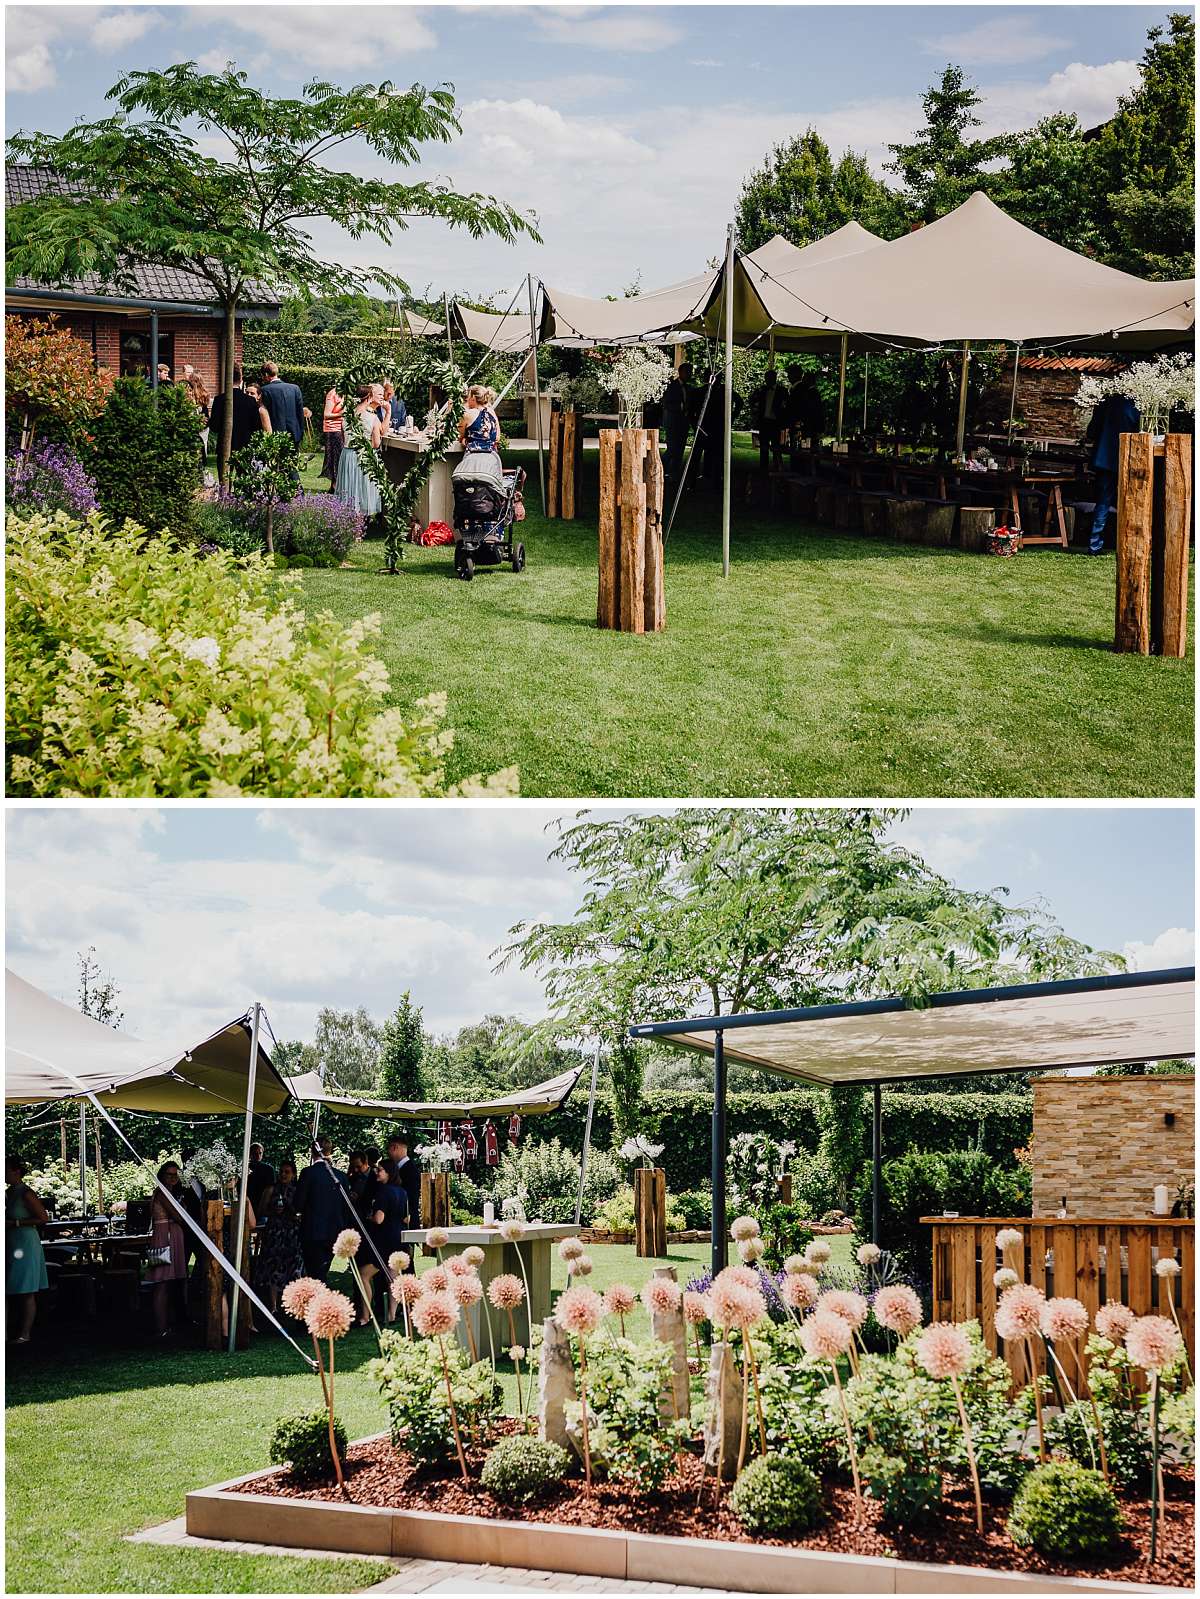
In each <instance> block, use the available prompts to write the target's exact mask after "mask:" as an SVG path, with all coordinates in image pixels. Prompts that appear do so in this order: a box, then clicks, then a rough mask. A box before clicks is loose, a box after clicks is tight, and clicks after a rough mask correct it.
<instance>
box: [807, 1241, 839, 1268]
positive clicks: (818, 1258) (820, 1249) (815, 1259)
mask: <svg viewBox="0 0 1200 1599" xmlns="http://www.w3.org/2000/svg"><path fill="white" fill-rule="evenodd" d="M805 1253H806V1254H807V1255H808V1258H809V1260H811V1261H812V1263H813V1265H814V1266H823V1265H824V1264H825V1262H826V1261H827V1260H828V1259H829V1256H830V1254H831V1253H832V1251H831V1250H830V1248H829V1245H828V1244H823V1243H821V1242H820V1240H819V1239H817V1240H814V1242H813V1243H811V1244H809V1246H808V1249H807V1250H806V1251H805Z"/></svg>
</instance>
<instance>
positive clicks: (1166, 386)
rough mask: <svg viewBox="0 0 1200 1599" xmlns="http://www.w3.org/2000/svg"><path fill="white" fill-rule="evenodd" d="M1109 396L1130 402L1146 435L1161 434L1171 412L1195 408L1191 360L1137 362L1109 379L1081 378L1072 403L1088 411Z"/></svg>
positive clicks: (1174, 357) (1167, 357)
mask: <svg viewBox="0 0 1200 1599" xmlns="http://www.w3.org/2000/svg"><path fill="white" fill-rule="evenodd" d="M1110 394H1123V395H1125V396H1126V397H1127V398H1129V399H1131V400H1132V401H1133V403H1134V404H1135V405H1136V406H1137V408H1138V411H1139V412H1140V413H1141V418H1142V427H1143V429H1144V430H1145V431H1146V432H1147V433H1156V434H1157V433H1163V432H1165V431H1166V426H1167V422H1168V420H1169V418H1170V415H1171V412H1172V411H1174V410H1177V409H1178V410H1184V411H1193V410H1194V409H1195V406H1196V361H1195V357H1194V356H1192V355H1188V354H1186V353H1184V354H1181V355H1164V356H1161V357H1160V358H1159V359H1158V360H1157V361H1138V362H1136V363H1135V365H1133V366H1131V367H1129V368H1128V370H1127V371H1124V372H1115V373H1114V374H1113V375H1112V376H1111V377H1102V378H1098V377H1085V378H1083V379H1082V380H1081V381H1080V384H1079V390H1078V392H1077V394H1076V396H1075V404H1076V406H1077V407H1078V408H1079V409H1080V410H1081V411H1091V410H1092V409H1093V408H1094V407H1095V406H1097V405H1099V403H1100V401H1101V400H1104V399H1107V398H1108V396H1109V395H1110Z"/></svg>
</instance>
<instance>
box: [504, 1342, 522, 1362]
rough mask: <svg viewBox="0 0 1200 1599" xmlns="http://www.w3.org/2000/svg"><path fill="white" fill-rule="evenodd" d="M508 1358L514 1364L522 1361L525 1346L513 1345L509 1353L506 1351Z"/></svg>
mask: <svg viewBox="0 0 1200 1599" xmlns="http://www.w3.org/2000/svg"><path fill="white" fill-rule="evenodd" d="M508 1358H509V1359H510V1360H511V1361H514V1362H515V1361H518V1360H524V1359H525V1345H524V1344H513V1345H512V1346H511V1347H510V1349H509V1351H508Z"/></svg>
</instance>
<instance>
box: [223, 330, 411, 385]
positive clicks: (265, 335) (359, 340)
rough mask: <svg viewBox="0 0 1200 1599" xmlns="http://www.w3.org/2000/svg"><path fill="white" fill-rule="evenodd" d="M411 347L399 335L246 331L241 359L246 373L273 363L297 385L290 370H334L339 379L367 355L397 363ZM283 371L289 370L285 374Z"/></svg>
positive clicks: (406, 338)
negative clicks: (265, 362)
mask: <svg viewBox="0 0 1200 1599" xmlns="http://www.w3.org/2000/svg"><path fill="white" fill-rule="evenodd" d="M410 347H411V346H410V344H409V340H408V336H407V334H405V333H402V332H396V333H289V332H286V331H284V330H283V329H280V328H269V329H266V330H264V331H261V332H256V331H251V330H247V331H246V332H245V333H244V334H243V335H242V358H243V365H244V366H245V368H246V371H247V372H251V373H252V372H254V371H256V370H257V368H258V367H260V366H261V365H262V363H263V362H264V361H274V362H276V363H277V365H278V366H279V368H280V371H281V373H282V375H283V376H284V377H286V378H287V379H288V380H289V381H290V382H292V383H295V382H298V381H299V380H298V379H297V378H294V377H293V376H292V373H291V370H290V368H292V367H294V366H303V367H329V368H330V369H331V370H333V369H336V371H337V373H338V375H339V376H340V375H341V373H343V372H344V371H345V370H346V368H347V367H348V366H354V365H355V364H356V363H357V362H359V361H362V360H365V359H366V358H367V357H368V356H369V355H382V356H385V357H387V358H388V359H390V360H393V361H398V360H400V359H401V358H402V357H403V355H404V353H405V351H406V350H407V349H409V348H410ZM285 367H286V368H289V370H287V371H284V368H285ZM326 387H328V384H327V385H326ZM322 398H324V396H323V395H322Z"/></svg>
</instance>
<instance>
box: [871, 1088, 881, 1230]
mask: <svg viewBox="0 0 1200 1599" xmlns="http://www.w3.org/2000/svg"><path fill="white" fill-rule="evenodd" d="M882 1134H883V1105H882V1103H881V1101H880V1088H879V1084H878V1083H875V1084H873V1086H872V1088H871V1242H872V1243H873V1244H878V1242H879V1186H880V1185H879V1175H880V1150H881V1148H882V1143H883V1138H882Z"/></svg>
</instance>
